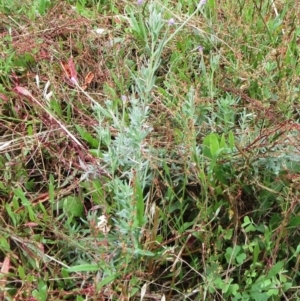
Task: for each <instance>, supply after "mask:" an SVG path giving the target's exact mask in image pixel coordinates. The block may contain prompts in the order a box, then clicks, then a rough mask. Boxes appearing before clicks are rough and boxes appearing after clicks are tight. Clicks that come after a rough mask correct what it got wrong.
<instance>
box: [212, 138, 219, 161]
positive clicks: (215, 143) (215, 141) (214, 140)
mask: <svg viewBox="0 0 300 301" xmlns="http://www.w3.org/2000/svg"><path fill="white" fill-rule="evenodd" d="M219 150H220V144H219V137H218V135H217V134H210V152H211V155H212V157H216V156H217V154H218V152H219Z"/></svg>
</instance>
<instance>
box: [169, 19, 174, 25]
mask: <svg viewBox="0 0 300 301" xmlns="http://www.w3.org/2000/svg"><path fill="white" fill-rule="evenodd" d="M168 24H169V26H173V25H174V24H175V20H174V19H173V18H171V19H170V20H169V21H168Z"/></svg>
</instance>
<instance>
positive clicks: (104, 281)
mask: <svg viewBox="0 0 300 301" xmlns="http://www.w3.org/2000/svg"><path fill="white" fill-rule="evenodd" d="M117 276H118V275H117V274H114V275H110V276H107V277H105V278H104V279H102V280H101V281H100V282H99V283H97V290H98V291H100V289H101V288H102V287H103V286H105V285H107V284H109V283H111V282H113V281H114V280H115V279H116V278H117Z"/></svg>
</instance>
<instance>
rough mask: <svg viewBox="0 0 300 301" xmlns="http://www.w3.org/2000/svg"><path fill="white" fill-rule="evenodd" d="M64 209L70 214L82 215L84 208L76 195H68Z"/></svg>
mask: <svg viewBox="0 0 300 301" xmlns="http://www.w3.org/2000/svg"><path fill="white" fill-rule="evenodd" d="M63 209H64V211H65V212H66V213H67V215H68V216H74V217H80V216H82V214H83V211H84V208H83V204H82V202H81V200H80V199H79V198H77V197H74V196H68V197H66V198H65V199H64V203H63Z"/></svg>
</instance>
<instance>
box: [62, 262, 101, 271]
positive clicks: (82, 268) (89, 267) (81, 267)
mask: <svg viewBox="0 0 300 301" xmlns="http://www.w3.org/2000/svg"><path fill="white" fill-rule="evenodd" d="M66 270H67V272H69V273H71V272H96V271H99V270H100V267H99V265H98V264H96V263H94V264H91V263H86V264H80V265H76V266H73V267H70V268H67V269H66Z"/></svg>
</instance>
